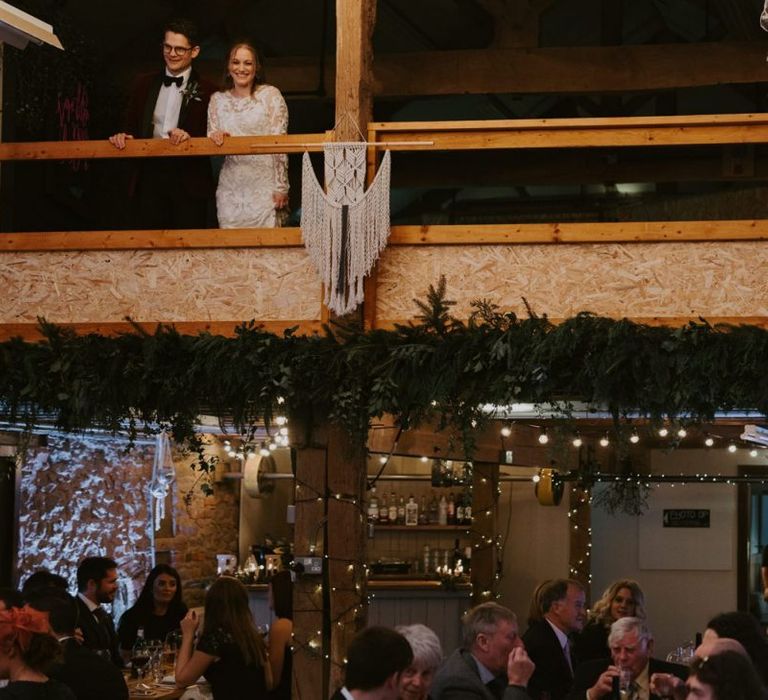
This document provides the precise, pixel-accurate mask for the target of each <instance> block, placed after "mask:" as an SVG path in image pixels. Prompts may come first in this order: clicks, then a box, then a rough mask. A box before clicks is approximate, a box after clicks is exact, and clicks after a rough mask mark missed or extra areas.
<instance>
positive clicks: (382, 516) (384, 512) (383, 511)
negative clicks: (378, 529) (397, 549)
mask: <svg viewBox="0 0 768 700" xmlns="http://www.w3.org/2000/svg"><path fill="white" fill-rule="evenodd" d="M388 522H389V507H388V506H387V494H386V493H383V494H381V501H379V525H386V524H387V523H388Z"/></svg>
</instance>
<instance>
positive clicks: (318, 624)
mask: <svg viewBox="0 0 768 700" xmlns="http://www.w3.org/2000/svg"><path fill="white" fill-rule="evenodd" d="M296 433H297V434H298V435H301V434H302V432H301V429H300V428H297V430H296ZM315 442H324V436H323V435H317V434H314V435H312V436H311V437H310V439H309V441H308V444H307V445H305V446H303V447H300V448H299V449H297V451H296V480H295V505H296V524H295V526H294V553H295V554H296V555H297V556H303V555H306V554H309V552H310V545H313V544H315V543H316V542H318V543H320V544H322V542H323V535H324V531H323V522H324V521H323V518H324V517H325V515H326V501H325V497H324V496H325V493H326V490H327V489H326V480H325V479H326V460H327V456H326V450H325V448H324V446H323V445H316V444H315ZM320 551H321V552H322V551H323V550H322V549H321V550H320ZM323 628H324V620H323V580H322V578H321V577H319V576H301V575H300V576H298V577H297V579H296V583H295V584H294V587H293V637H294V644H293V697H295V698H316V697H328V677H329V672H328V668H329V661H328V659H326V658H325V655H326V654H328V653H329V652H328V650H327V649H325V648H324V645H323V634H322V631H323ZM318 632H319V634H318Z"/></svg>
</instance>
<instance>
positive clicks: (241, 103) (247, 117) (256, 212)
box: [208, 85, 288, 228]
mask: <svg viewBox="0 0 768 700" xmlns="http://www.w3.org/2000/svg"><path fill="white" fill-rule="evenodd" d="M287 129H288V108H287V107H286V105H285V100H284V99H283V96H282V95H281V94H280V91H279V90H278V89H277V88H276V87H273V86H272V85H260V86H259V87H258V88H256V92H255V93H254V94H253V95H252V96H251V97H235V96H234V95H232V94H231V93H230V92H228V91H227V92H216V93H214V94H213V95H211V101H210V103H209V105H208V133H209V134H210V133H211V132H213V131H225V132H227V133H228V134H230V135H231V136H261V135H264V134H284V133H286V131H287ZM275 192H280V193H282V194H288V156H287V155H286V154H285V153H279V154H274V155H272V154H270V155H262V156H226V158H225V159H224V165H223V166H222V168H221V173H220V174H219V186H218V187H217V189H216V211H217V214H218V218H219V226H220V227H221V228H252V227H253V228H259V227H273V226H279V225H280V219H281V215H282V214H283V212H278V211H276V210H275V203H274V201H273V200H272V194H273V193H275Z"/></svg>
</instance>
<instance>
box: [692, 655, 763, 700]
mask: <svg viewBox="0 0 768 700" xmlns="http://www.w3.org/2000/svg"><path fill="white" fill-rule="evenodd" d="M685 690H686V694H685V698H686V700H765V698H766V692H765V688H764V687H763V685H762V683H761V682H760V678H759V677H758V675H757V672H756V671H755V669H754V668H753V667H752V664H750V663H749V661H747V659H745V658H744V657H743V656H742V655H741V654H738V653H737V652H735V651H724V652H723V653H722V654H716V655H715V656H705V657H703V658H701V657H696V658H695V659H694V660H693V662H692V663H691V672H690V675H689V676H688V680H687V681H686V682H685Z"/></svg>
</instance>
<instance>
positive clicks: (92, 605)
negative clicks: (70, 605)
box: [76, 557, 123, 666]
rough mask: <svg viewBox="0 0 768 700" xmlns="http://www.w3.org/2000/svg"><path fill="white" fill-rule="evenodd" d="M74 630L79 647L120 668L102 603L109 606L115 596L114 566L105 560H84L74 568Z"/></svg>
mask: <svg viewBox="0 0 768 700" xmlns="http://www.w3.org/2000/svg"><path fill="white" fill-rule="evenodd" d="M77 590H78V591H79V592H78V594H77V598H76V601H77V606H78V626H79V628H80V630H81V631H82V633H83V645H84V646H86V647H88V648H89V649H93V650H94V651H96V652H97V653H100V654H102V655H104V656H106V657H108V658H111V659H112V661H113V662H114V663H115V664H116V665H117V666H122V665H123V659H122V657H121V656H120V649H119V648H118V641H117V633H116V632H115V623H114V622H113V620H112V616H111V615H110V614H109V613H108V612H107V611H106V610H105V609H104V608H102V607H101V606H102V603H112V601H113V600H114V599H115V594H116V593H117V563H116V562H115V561H114V560H113V559H110V558H109V557H86V558H85V559H83V560H82V561H81V562H80V566H78V567H77Z"/></svg>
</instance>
